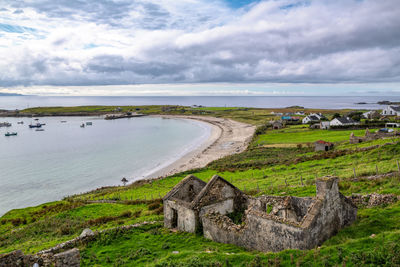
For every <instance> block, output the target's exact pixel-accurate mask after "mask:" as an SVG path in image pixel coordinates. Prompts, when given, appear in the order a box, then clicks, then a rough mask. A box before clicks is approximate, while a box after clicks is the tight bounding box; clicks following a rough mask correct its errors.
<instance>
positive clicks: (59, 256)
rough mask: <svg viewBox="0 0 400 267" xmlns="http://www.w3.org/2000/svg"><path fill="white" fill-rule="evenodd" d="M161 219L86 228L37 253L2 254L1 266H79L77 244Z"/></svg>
mask: <svg viewBox="0 0 400 267" xmlns="http://www.w3.org/2000/svg"><path fill="white" fill-rule="evenodd" d="M159 222H161V221H152V222H146V221H145V222H142V223H137V224H132V225H124V226H118V227H114V228H110V229H104V230H101V231H95V232H92V231H91V230H90V229H85V230H84V231H83V232H82V234H81V235H80V236H78V237H76V238H74V239H71V240H68V241H66V242H64V243H61V244H58V245H56V246H54V247H52V248H49V249H46V250H42V251H39V252H38V253H36V254H35V255H24V254H23V253H22V251H21V250H15V251H13V252H10V253H7V254H2V255H0V267H20V266H21V267H22V266H24V267H25V266H33V265H34V264H35V263H37V264H38V265H39V267H42V266H44V267H48V266H55V267H78V266H80V253H79V250H78V249H77V248H74V247H75V246H78V245H80V244H84V243H88V242H90V241H93V240H95V239H96V238H97V236H98V235H100V234H102V233H107V232H111V231H115V230H118V231H128V230H130V229H132V228H137V227H140V226H143V225H151V224H155V223H159Z"/></svg>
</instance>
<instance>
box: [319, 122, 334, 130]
mask: <svg viewBox="0 0 400 267" xmlns="http://www.w3.org/2000/svg"><path fill="white" fill-rule="evenodd" d="M319 128H320V129H323V130H328V129H329V128H331V122H330V121H321V122H320V123H319Z"/></svg>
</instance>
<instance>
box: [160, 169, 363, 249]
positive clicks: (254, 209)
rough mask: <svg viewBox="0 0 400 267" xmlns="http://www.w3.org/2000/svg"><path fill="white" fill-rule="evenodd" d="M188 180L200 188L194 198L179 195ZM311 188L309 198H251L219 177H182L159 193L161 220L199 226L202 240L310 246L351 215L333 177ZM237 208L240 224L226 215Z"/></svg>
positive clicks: (192, 228) (170, 224)
mask: <svg viewBox="0 0 400 267" xmlns="http://www.w3.org/2000/svg"><path fill="white" fill-rule="evenodd" d="M190 184H197V185H201V186H202V189H201V190H200V192H199V193H198V195H197V196H196V197H194V198H182V196H184V195H185V194H184V192H182V191H185V188H189V186H190ZM316 187H317V195H316V197H314V198H299V197H290V196H288V197H276V196H261V197H258V198H252V197H249V196H246V195H245V194H244V193H243V192H241V191H240V190H239V189H237V188H236V187H234V186H233V185H232V184H230V183H229V182H227V181H226V180H224V179H223V178H221V177H219V176H214V177H213V178H212V179H211V180H210V182H209V183H207V184H205V183H204V182H202V181H201V180H199V179H198V178H196V177H194V176H188V177H186V178H185V179H184V180H182V181H181V183H179V184H178V185H177V186H176V187H174V189H172V190H171V192H170V193H169V194H167V195H166V196H165V197H164V214H165V217H164V223H165V226H166V227H169V228H177V229H178V230H181V231H188V232H194V231H196V230H197V229H202V230H203V234H204V236H205V237H206V238H209V239H212V240H214V241H217V242H221V243H229V244H235V245H238V246H242V247H246V248H248V249H255V250H259V251H280V250H284V249H289V248H291V249H310V248H313V247H316V246H318V245H321V244H322V243H323V242H324V241H325V240H326V239H328V238H329V237H331V236H332V235H334V234H336V233H337V232H338V231H339V229H341V228H342V227H344V226H346V225H348V224H350V223H351V222H353V221H354V220H355V219H356V215H357V208H356V206H355V205H354V204H353V203H352V202H351V201H350V200H349V199H347V198H346V197H344V196H343V195H342V194H341V193H340V192H339V188H338V178H336V177H324V178H320V179H317V180H316ZM190 188H192V187H190ZM178 192H179V193H178ZM179 197H180V198H179ZM184 199H185V200H184ZM190 199H192V200H191V201H190V202H188V201H187V200H190ZM173 210H175V211H173ZM243 210H244V216H243V223H242V224H235V223H233V221H232V220H231V219H230V218H229V217H228V216H226V215H227V214H229V213H232V212H240V211H243ZM172 213H174V215H173V216H171V214H172ZM174 220H175V221H177V223H174V222H173V221H174Z"/></svg>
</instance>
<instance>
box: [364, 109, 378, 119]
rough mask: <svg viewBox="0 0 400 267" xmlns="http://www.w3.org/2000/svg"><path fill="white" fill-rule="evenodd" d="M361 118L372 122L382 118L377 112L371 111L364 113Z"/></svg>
mask: <svg viewBox="0 0 400 267" xmlns="http://www.w3.org/2000/svg"><path fill="white" fill-rule="evenodd" d="M361 116H362V117H363V118H364V119H370V120H371V119H379V118H380V117H381V115H380V114H379V112H378V111H376V110H370V111H367V112H364V113H363V114H362V115H361Z"/></svg>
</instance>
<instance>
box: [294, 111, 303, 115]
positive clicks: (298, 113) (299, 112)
mask: <svg viewBox="0 0 400 267" xmlns="http://www.w3.org/2000/svg"><path fill="white" fill-rule="evenodd" d="M295 114H296V115H304V111H297V112H296V113H295Z"/></svg>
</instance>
